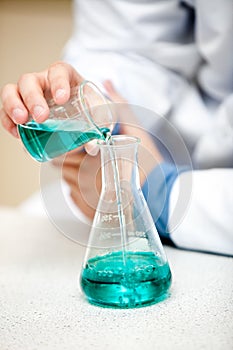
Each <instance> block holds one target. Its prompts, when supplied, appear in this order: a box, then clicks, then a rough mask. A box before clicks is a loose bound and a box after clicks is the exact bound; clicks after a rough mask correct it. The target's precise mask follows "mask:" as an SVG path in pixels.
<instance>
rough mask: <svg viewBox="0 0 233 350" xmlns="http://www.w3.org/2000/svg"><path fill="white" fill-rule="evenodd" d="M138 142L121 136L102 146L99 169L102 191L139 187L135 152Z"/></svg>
mask: <svg viewBox="0 0 233 350" xmlns="http://www.w3.org/2000/svg"><path fill="white" fill-rule="evenodd" d="M138 143H139V140H138V139H137V138H135V137H131V136H127V135H121V136H113V137H112V143H111V144H108V145H106V144H102V145H101V146H100V150H101V166H102V167H101V169H102V190H111V191H115V190H116V181H117V182H118V185H119V186H122V185H123V187H125V188H127V187H128V188H129V186H127V184H130V188H132V187H135V188H139V187H140V181H139V172H138V163H137V150H138Z"/></svg>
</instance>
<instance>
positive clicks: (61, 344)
mask: <svg viewBox="0 0 233 350" xmlns="http://www.w3.org/2000/svg"><path fill="white" fill-rule="evenodd" d="M84 252H85V248H84V247H81V246H80V245H78V244H75V243H73V242H72V241H70V240H68V239H67V238H65V237H64V236H63V235H62V234H61V233H59V232H58V231H57V230H56V229H55V228H54V227H53V226H52V224H51V223H50V222H49V220H47V219H45V218H43V219H42V218H36V217H27V216H25V215H24V214H22V213H19V212H17V211H16V210H4V209H1V210H0V350H7V349H9V350H21V349H22V350H29V349H30V350H37V349H49V350H53V349H56V350H66V349H67V350H73V349H75V350H76V349H81V350H85V349H95V350H98V349H101V350H104V349H117V350H120V349H134V350H137V349H140V350H142V349H214V350H216V349H224V350H226V349H233V259H232V258H228V257H221V256H214V255H209V254H201V253H193V252H187V251H180V250H176V249H173V248H168V247H166V252H167V256H168V259H169V262H170V266H171V269H172V272H173V284H172V289H171V296H170V298H169V299H167V300H166V301H163V302H161V303H158V304H156V305H153V306H150V307H144V308H139V309H130V310H116V309H106V308H100V307H97V306H92V305H90V304H89V303H88V302H87V301H86V300H85V299H84V297H83V296H82V295H81V292H80V289H79V285H78V278H79V272H80V267H81V263H82V260H83V256H84Z"/></svg>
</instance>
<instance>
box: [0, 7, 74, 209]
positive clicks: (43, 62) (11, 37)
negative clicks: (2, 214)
mask: <svg viewBox="0 0 233 350" xmlns="http://www.w3.org/2000/svg"><path fill="white" fill-rule="evenodd" d="M71 31H72V0H27V1H26V0H15V1H12V0H0V43H1V48H0V63H1V64H0V87H2V86H3V85H4V84H6V83H15V82H16V81H17V80H18V78H19V77H20V76H21V75H22V74H23V73H27V72H33V71H40V70H43V69H45V68H46V67H48V65H49V64H51V63H52V62H54V61H56V60H58V59H60V58H61V55H62V49H63V47H64V45H65V43H66V41H67V39H68V38H69V36H70V34H71ZM0 159H1V171H0V205H3V206H15V205H18V204H20V203H21V202H22V201H23V200H25V199H26V198H28V197H29V196H30V195H31V194H32V193H33V192H35V191H36V190H38V189H39V181H40V179H39V174H40V164H39V163H36V162H35V161H34V160H32V159H31V158H30V156H29V155H28V154H26V153H25V151H24V149H23V147H22V145H21V144H20V141H19V140H16V139H14V138H13V137H12V136H11V135H10V134H8V133H7V132H6V131H5V130H4V129H3V128H2V126H1V125H0Z"/></svg>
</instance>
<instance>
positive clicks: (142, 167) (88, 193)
mask: <svg viewBox="0 0 233 350" xmlns="http://www.w3.org/2000/svg"><path fill="white" fill-rule="evenodd" d="M104 86H105V89H106V91H107V93H108V95H109V97H110V98H111V100H112V101H113V102H116V110H117V112H118V115H119V117H120V118H121V119H120V120H119V122H120V128H121V130H120V133H121V134H127V135H132V136H136V137H138V138H140V140H141V143H140V146H139V154H138V163H139V173H140V180H141V184H143V183H144V181H145V179H146V176H147V175H148V174H149V172H150V171H151V170H152V169H153V168H154V167H155V166H156V165H157V164H158V163H159V162H161V161H162V157H161V155H160V153H159V152H158V150H157V148H156V146H155V145H154V143H153V141H152V140H151V138H150V136H149V135H148V133H147V132H145V131H144V130H143V129H142V127H141V126H140V125H139V124H138V122H137V120H136V118H135V115H134V114H133V112H132V111H131V109H130V106H129V105H128V104H127V102H126V100H125V99H124V98H123V97H122V96H121V95H119V94H118V93H117V92H116V90H115V89H114V87H113V85H112V84H111V82H110V81H106V82H105V83H104ZM122 118H124V120H123V119H122ZM53 163H54V164H55V165H59V166H61V165H62V174H63V178H64V179H65V181H66V182H67V183H68V185H69V186H70V195H71V198H72V199H73V201H74V202H75V204H76V205H77V206H78V207H79V209H80V210H81V211H82V212H83V213H84V214H85V215H86V216H87V217H89V218H91V219H92V218H93V217H94V214H95V210H96V206H97V204H98V200H99V194H100V191H101V171H100V156H99V154H98V155H97V156H95V157H93V156H91V155H89V154H86V153H85V152H80V150H74V151H72V152H70V153H69V154H68V155H67V156H66V158H65V161H64V162H63V164H61V161H60V160H59V159H56V160H54V161H53Z"/></svg>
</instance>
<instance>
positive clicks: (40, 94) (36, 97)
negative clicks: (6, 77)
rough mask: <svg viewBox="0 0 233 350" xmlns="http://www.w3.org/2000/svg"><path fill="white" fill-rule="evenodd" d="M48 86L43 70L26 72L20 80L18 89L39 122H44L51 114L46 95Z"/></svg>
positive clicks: (32, 114)
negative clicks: (31, 72)
mask: <svg viewBox="0 0 233 350" xmlns="http://www.w3.org/2000/svg"><path fill="white" fill-rule="evenodd" d="M46 88H47V81H46V75H45V74H44V73H43V72H41V73H38V74H37V73H33V74H24V75H23V76H22V77H21V78H20V80H19V82H18V91H19V94H20V97H21V98H22V100H23V103H24V106H25V107H26V108H27V110H28V111H29V114H30V115H31V116H32V118H33V119H34V120H36V121H37V122H38V123H42V122H43V121H45V119H47V118H48V116H49V107H48V105H47V102H46V100H45V96H44V91H45V90H46Z"/></svg>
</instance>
